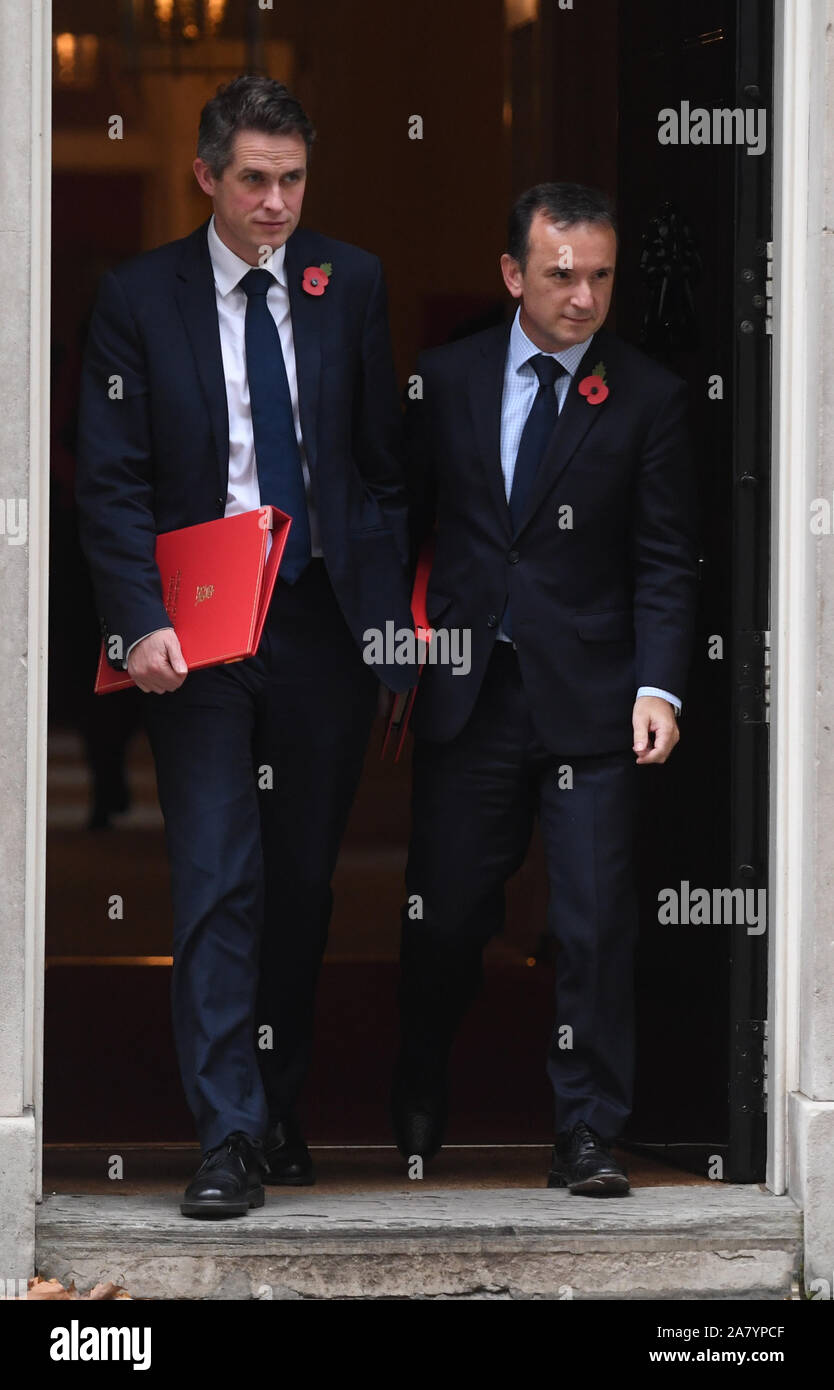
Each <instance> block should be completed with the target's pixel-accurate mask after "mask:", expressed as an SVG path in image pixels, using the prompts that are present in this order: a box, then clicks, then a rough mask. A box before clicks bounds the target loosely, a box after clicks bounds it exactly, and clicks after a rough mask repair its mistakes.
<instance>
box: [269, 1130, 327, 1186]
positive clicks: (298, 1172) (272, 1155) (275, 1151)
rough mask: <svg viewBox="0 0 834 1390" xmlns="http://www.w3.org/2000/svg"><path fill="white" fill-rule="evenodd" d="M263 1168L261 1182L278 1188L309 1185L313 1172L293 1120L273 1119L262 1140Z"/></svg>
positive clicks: (305, 1146) (306, 1151) (310, 1159)
mask: <svg viewBox="0 0 834 1390" xmlns="http://www.w3.org/2000/svg"><path fill="white" fill-rule="evenodd" d="M264 1156H265V1158H266V1162H267V1171H266V1173H265V1174H264V1182H266V1183H274V1184H276V1185H277V1186H280V1187H310V1186H312V1184H313V1183H314V1182H315V1180H316V1172H315V1169H314V1167H313V1160H312V1158H311V1157H310V1150H309V1149H308V1148H307V1145H306V1144H305V1142H304V1140H303V1138H302V1136H301V1131H300V1129H299V1128H298V1125H297V1123H296V1122H295V1120H276V1121H275V1122H274V1123H273V1124H271V1125H270V1127H269V1129H268V1130H267V1132H266V1138H265V1139H264Z"/></svg>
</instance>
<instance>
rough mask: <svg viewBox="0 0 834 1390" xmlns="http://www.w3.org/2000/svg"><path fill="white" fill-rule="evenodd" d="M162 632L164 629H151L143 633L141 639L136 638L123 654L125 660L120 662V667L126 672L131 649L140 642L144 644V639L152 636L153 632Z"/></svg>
mask: <svg viewBox="0 0 834 1390" xmlns="http://www.w3.org/2000/svg"><path fill="white" fill-rule="evenodd" d="M164 631H165V629H164V628H162V627H152V628H151V630H150V632H146V633H144V635H143V636H142V637H137V638H136V641H135V642H131V644H130V646H129V647H128V649H127V651H126V652H125V659H124V661H123V662H122V666H123V667H124V669H125V670H127V662H128V657H129V656H130V653H131V652H132V651H133V648H134V647H138V646H139V643H140V642H144V640H145V638H146V637H150V636H152V634H153V633H154V632H164Z"/></svg>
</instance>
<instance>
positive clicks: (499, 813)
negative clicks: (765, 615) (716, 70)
mask: <svg viewBox="0 0 834 1390" xmlns="http://www.w3.org/2000/svg"><path fill="white" fill-rule="evenodd" d="M616 251H617V237H616V230H615V225H614V219H613V214H612V211H611V208H610V206H609V204H608V202H607V200H606V199H605V198H604V197H603V196H602V195H601V194H599V193H596V192H595V191H594V190H591V189H587V188H584V187H582V186H580V185H574V184H542V185H538V186H537V187H536V188H533V189H531V190H530V191H529V192H527V193H526V194H524V195H523V196H522V197H521V198H520V199H519V201H518V203H517V204H516V206H515V207H514V209H513V211H512V214H511V217H510V228H509V243H508V251H507V254H505V255H504V256H503V257H502V259H501V268H502V272H503V276H504V280H505V283H506V286H507V289H508V290H509V292H510V294H511V295H512V296H513V298H514V299H515V300H517V301H518V310H517V312H516V315H515V318H514V320H513V323H512V325H511V326H510V327H509V328H507V327H503V326H502V327H499V328H494V329H489V330H488V331H487V332H484V333H479V334H476V335H475V336H474V337H470V338H466V339H464V340H462V341H459V342H454V343H451V344H449V345H447V346H445V347H441V348H437V349H435V350H433V351H430V352H427V353H425V354H423V356H422V358H421V360H420V364H419V372H420V375H421V377H422V382H423V395H422V400H421V401H419V402H415V403H414V405H413V406H412V407H411V411H410V423H411V435H412V439H413V451H412V452H413V466H414V472H415V497H416V516H417V530H418V534H422V535H425V534H427V533H428V532H429V530H430V529H431V527H432V526H436V542H435V543H436V550H435V557H434V562H433V568H432V572H431V579H430V583H429V588H428V594H427V616H428V620H429V623H430V624H433V625H435V626H438V627H440V628H443V629H454V628H460V629H463V630H464V631H467V630H468V631H469V632H470V633H471V671H470V672H469V674H468V675H463V674H460V673H459V672H457V671H455V670H454V668H452V667H451V666H449V665H446V666H444V665H442V664H439V663H438V664H435V665H427V666H426V668H425V669H424V671H423V674H422V677H421V683H420V687H419V693H418V697H417V703H416V706H415V733H416V741H415V747H414V783H413V808H412V809H413V829H412V839H411V845H410V852H409V859H408V868H407V876H406V877H407V892H408V905H407V907H406V908H405V909H404V911H403V919H402V958H401V964H402V971H401V986H400V1002H401V1021H402V1044H401V1050H400V1055H399V1058H398V1061H397V1066H396V1072H395V1084H394V1123H395V1132H396V1135H397V1141H398V1144H399V1147H400V1149H401V1151H402V1153H403V1154H404V1155H406V1156H409V1157H411V1156H414V1155H419V1156H421V1157H422V1158H423V1159H428V1158H430V1157H431V1156H432V1155H433V1154H434V1153H436V1152H437V1150H438V1148H439V1147H440V1145H441V1142H442V1138H443V1132H444V1126H445V1122H446V1069H447V1062H448V1055H449V1051H450V1048H451V1045H452V1040H453V1038H454V1034H455V1031H456V1029H457V1027H458V1024H459V1022H460V1019H461V1017H462V1015H463V1013H464V1010H465V1008H466V1006H467V1004H468V1002H469V1001H470V1000H471V998H472V997H473V995H474V994H475V993H476V992H477V990H478V988H479V985H480V973H481V954H482V950H483V946H484V944H485V942H486V940H487V939H488V937H489V936H490V935H491V934H492V933H493V932H494V931H496V930H497V929H498V928H500V925H501V921H502V917H503V896H504V885H505V882H506V880H507V879H508V878H509V876H510V875H511V874H512V873H514V872H515V870H516V869H518V868H519V866H520V865H521V863H522V861H523V859H524V857H525V854H526V851H527V847H528V844H529V841H530V836H531V831H532V826H533V822H534V818H535V816H536V815H538V817H539V821H540V824H541V829H542V833H543V839H544V845H545V852H546V858H547V868H548V875H549V881H550V905H549V910H548V917H549V920H548V928H549V931H550V932H551V933H552V934H553V936H554V937H555V939H556V943H557V965H556V971H557V989H556V1021H555V1027H554V1032H553V1039H552V1043H551V1047H550V1050H549V1056H548V1063H547V1066H548V1073H549V1076H550V1080H551V1082H552V1085H553V1090H554V1096H555V1112H556V1143H555V1147H554V1151H553V1158H552V1166H551V1173H550V1177H549V1183H550V1184H551V1185H554V1186H555V1185H567V1186H568V1187H569V1188H570V1190H571V1191H573V1192H582V1193H589V1194H594V1193H609V1192H625V1191H628V1179H627V1176H626V1174H625V1172H624V1171H623V1169H622V1168H621V1166H620V1165H619V1164H618V1163H617V1162H616V1160H615V1159H614V1158H613V1157H612V1154H611V1151H610V1150H611V1144H612V1142H613V1140H614V1139H615V1138H616V1137H617V1136H618V1135H619V1133H620V1131H621V1129H622V1126H623V1124H624V1123H625V1120H626V1118H627V1116H628V1114H629V1110H630V1106H631V1097H632V1067H633V1062H632V1056H633V983H632V981H633V950H634V940H635V931H636V911H635V900H634V891H633V886H632V881H631V837H632V828H633V807H634V801H633V797H634V777H635V764H636V765H638V766H641V767H647V766H651V765H654V764H657V763H662V762H664V761H665V760H666V759H667V758H668V756H669V754H670V753H671V751H672V749H673V748H674V746H675V744H676V743H677V741H678V736H679V735H678V728H677V712H678V711H679V709H680V701H681V697H682V694H683V691H684V685H685V681H686V676H687V671H688V665H689V660H690V654H691V643H692V634H693V624H694V611H695V594H696V574H697V568H696V565H697V560H696V551H695V534H694V525H693V518H694V491H693V479H692V466H691V456H690V444H689V440H688V435H687V428H686V404H685V387H684V383H683V382H682V381H680V380H679V379H678V378H677V377H675V376H673V375H672V374H671V373H670V372H668V371H666V370H665V369H664V368H663V367H661V366H658V365H657V364H656V363H654V362H653V361H651V360H649V359H648V358H647V357H645V356H644V355H643V354H642V353H640V352H638V351H637V350H636V349H634V348H632V347H629V346H627V345H626V344H625V343H624V342H622V341H620V340H619V339H618V338H616V337H615V336H614V335H613V334H612V333H610V332H606V331H605V330H604V329H603V327H602V325H603V322H604V320H605V317H606V315H607V312H608V307H609V303H610V299H611V291H612V287H613V281H614V268H615V260H616ZM496 1026H497V1027H499V1028H500V1027H501V1026H502V1024H501V1022H500V1020H496Z"/></svg>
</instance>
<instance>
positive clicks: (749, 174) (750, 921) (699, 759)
mask: <svg viewBox="0 0 834 1390" xmlns="http://www.w3.org/2000/svg"><path fill="white" fill-rule="evenodd" d="M772 64H773V13H772V5H771V4H769V3H757V0H738V3H734V0H699V3H698V4H682V5H677V6H669V5H668V4H666V3H663V0H635V3H629V4H628V5H627V6H625V5H621V6H620V124H619V136H618V145H619V148H618V156H619V157H618V166H619V190H618V193H619V196H618V203H619V210H620V219H621V252H620V257H621V259H620V270H619V282H620V284H619V292H618V298H617V306H616V312H617V323H616V328H617V331H618V332H619V333H620V334H622V336H624V337H625V338H627V339H629V340H630V341H632V342H636V343H640V344H641V345H642V346H643V347H644V349H645V350H646V351H648V352H649V353H651V354H652V355H653V356H655V357H657V358H658V359H659V360H662V361H664V362H666V363H667V364H668V365H669V366H670V367H671V368H672V369H673V370H675V371H676V372H678V373H679V374H680V375H682V376H684V377H685V378H686V379H687V380H688V382H689V384H690V391H691V401H692V416H693V425H694V432H695V441H696V457H697V466H698V473H699V479H700V509H701V516H700V522H701V536H702V562H701V572H702V573H701V585H700V591H701V597H700V613H699V623H698V636H697V643H696V651H695V658H694V662H693V668H692V675H691V681H690V686H689V689H688V692H687V697H686V700H685V703H684V710H683V716H682V720H681V743H680V745H679V747H678V749H677V750H676V752H675V754H674V756H673V758H672V759H671V761H670V763H669V764H668V766H666V767H664V768H663V769H660V770H657V775H655V772H654V771H653V772H651V773H649V772H648V770H647V774H646V776H645V777H642V778H641V785H642V805H641V822H640V831H639V850H638V880H639V892H640V902H641V946H640V956H639V971H638V1020H639V1023H638V1065H637V1078H638V1081H637V1095H636V1104H635V1110H634V1114H633V1117H632V1121H631V1124H630V1127H629V1134H628V1137H629V1138H630V1140H631V1141H632V1142H633V1143H634V1144H636V1145H643V1144H646V1145H651V1146H652V1147H653V1148H656V1149H657V1150H659V1151H663V1152H664V1153H665V1154H666V1156H667V1157H669V1158H670V1159H674V1158H678V1159H680V1161H682V1162H683V1163H685V1164H686V1166H695V1167H697V1168H698V1169H700V1170H701V1171H704V1172H707V1173H709V1175H710V1176H712V1177H716V1178H722V1177H723V1178H724V1179H725V1180H730V1181H735V1182H749V1181H756V1180H761V1179H762V1178H763V1177H764V1168H765V1122H764V1086H763V1070H764V1044H765V1024H764V1020H765V1017H766V979H767V938H768V932H767V920H766V913H765V893H764V890H765V889H766V884H767V756H768V743H767V735H768V729H767V723H766V720H767V691H766V684H765V682H766V659H767V647H768V641H767V630H768V626H769V620H768V558H769V510H768V499H769V434H768V418H769V396H770V339H769V336H768V328H769V325H768V307H769V306H768V299H767V283H766V282H767V274H768V250H769V243H770V239H771V178H772V151H771V141H772V121H771V111H772ZM664 110H665V111H666V112H667V113H668V112H670V111H674V112H675V113H676V116H677V126H678V128H677V135H678V142H677V143H669V144H662V143H660V142H659V140H658V133H659V130H660V127H661V117H660V113H661V112H664ZM698 110H703V111H705V112H707V113H708V114H709V119H710V123H709V126H707V125H703V124H701V125H699V126H698V128H697V135H696V125H695V123H696V122H697V121H700V117H698V116H697V114H696V113H697V111H698ZM735 110H738V111H740V112H745V113H748V114H746V115H745V117H744V120H745V125H744V130H743V131H742V125H741V118H739V117H733V118H732V120H731V119H730V118H729V117H727V118H726V126H725V121H724V118H722V117H718V118H716V116H715V114H714V113H716V112H722V111H724V112H729V111H735ZM760 112H764V113H765V114H764V115H761V114H757V113H760ZM662 121H663V124H664V125H666V127H667V129H668V130H669V131H670V132H671V133H675V128H674V122H670V121H668V119H667V116H664V117H663V118H662ZM725 129H726V131H727V132H732V134H733V137H734V139H735V138H738V137H739V136H742V137H743V143H718V142H717V137H719V136H723V135H724V133H725ZM763 133H764V135H765V144H764V148H762V135H763ZM703 135H708V136H709V137H710V141H711V142H710V143H695V139H696V138H701V137H702V136H703ZM686 136H689V137H691V138H690V139H689V140H688V141H687V140H686ZM748 146H749V147H750V148H751V149H752V150H753V151H754V152H752V153H750V152H748Z"/></svg>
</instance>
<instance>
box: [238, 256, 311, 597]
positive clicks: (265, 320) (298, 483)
mask: <svg viewBox="0 0 834 1390" xmlns="http://www.w3.org/2000/svg"><path fill="white" fill-rule="evenodd" d="M273 279H274V277H273V276H272V275H271V274H270V272H269V271H268V270H249V271H247V273H246V274H245V275H244V277H243V279H242V280H241V281H240V284H241V288H242V289H243V290H245V292H246V298H247V302H246V330H245V339H246V376H247V378H248V381H249V403H250V406H251V409H252V433H253V435H254V439H255V461H256V464H257V469H258V487H259V488H260V495H261V502H262V503H269V504H270V505H272V506H273V507H280V509H281V511H282V512H287V513H288V515H289V516H291V517H292V526H291V527H290V534H289V537H288V539H287V546H286V549H285V551H284V558H283V560H282V561H281V578H282V579H286V580H287V581H288V582H289V583H290V584H294V583H295V581H296V580H297V579H298V578H299V576H300V575H301V574H302V573H303V572H304V570H305V569H306V567H307V565H308V564H309V562H310V558H311V547H310V518H309V516H308V514H307V495H306V491H305V488H304V472H303V469H302V467H301V453H300V451H299V448H298V439H297V437H296V433H295V421H294V420H293V413H292V399H291V397H290V388H289V382H288V381H287V369H286V366H285V364H284V354H283V353H282V351H281V338H280V334H279V333H278V328H277V325H276V323H275V320H274V318H273V317H272V314H271V313H270V312H269V306H268V304H267V302H266V294H267V290H268V289H269V287H270V285H271V284H272V282H273Z"/></svg>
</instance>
